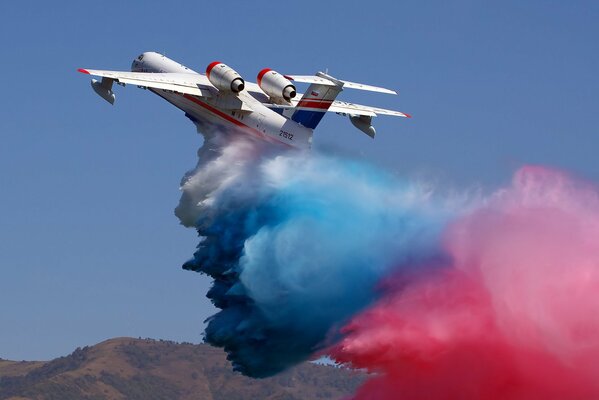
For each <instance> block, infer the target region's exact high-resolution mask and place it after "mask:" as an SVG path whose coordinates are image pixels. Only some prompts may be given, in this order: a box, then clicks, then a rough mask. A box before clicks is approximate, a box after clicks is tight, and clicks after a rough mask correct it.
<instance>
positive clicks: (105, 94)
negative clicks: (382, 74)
mask: <svg viewBox="0 0 599 400" xmlns="http://www.w3.org/2000/svg"><path fill="white" fill-rule="evenodd" d="M78 71H79V72H82V73H84V74H90V75H94V76H99V77H102V80H101V81H98V80H95V79H92V81H91V85H92V88H93V89H94V91H95V92H96V93H97V94H98V95H100V97H102V98H103V99H105V100H106V101H108V102H109V103H110V104H114V100H115V95H114V93H113V91H112V86H113V83H114V82H116V83H117V84H119V85H121V86H125V85H126V84H131V85H136V86H137V87H139V88H142V89H148V90H150V91H152V92H154V93H156V94H157V95H159V96H160V97H162V98H164V99H165V100H166V101H168V102H169V103H172V104H173V105H175V106H176V107H178V108H180V109H181V110H183V111H184V112H185V115H186V116H187V117H188V118H189V119H191V120H192V121H193V122H194V123H195V124H196V126H197V129H198V131H199V132H203V133H207V132H210V131H213V130H223V129H224V130H227V131H228V130H231V129H234V130H236V131H241V132H243V133H246V134H250V135H253V136H256V137H259V138H261V139H264V140H267V141H269V142H277V143H283V144H285V145H288V146H292V147H297V148H301V149H307V148H309V147H310V145H311V143H312V134H313V131H314V128H316V126H317V125H318V123H319V122H320V120H321V119H322V117H323V116H324V114H325V113H326V112H335V113H337V114H340V115H345V116H349V119H350V121H351V122H352V124H353V125H354V126H355V127H356V128H358V129H359V130H361V131H362V132H364V133H366V134H367V135H368V136H370V137H374V134H375V129H374V127H373V126H372V118H373V117H375V116H377V115H391V116H396V117H408V118H410V115H408V114H405V113H402V112H399V111H392V110H385V109H382V108H376V107H369V106H362V105H358V104H352V103H346V102H342V101H337V100H335V99H336V98H337V95H338V94H339V93H340V92H341V91H342V90H343V89H345V88H350V89H359V90H368V91H371V92H379V93H389V94H397V93H396V92H395V91H393V90H389V89H384V88H380V87H376V86H369V85H363V84H360V83H354V82H347V81H342V80H338V79H335V78H333V77H332V76H329V75H328V74H325V73H323V72H317V73H316V75H313V76H310V75H282V74H280V73H278V72H276V71H273V70H272V69H269V68H265V69H263V70H262V71H260V73H258V79H257V83H251V82H246V81H245V80H244V79H243V78H242V77H241V76H240V75H239V74H238V73H237V72H236V71H235V70H234V69H233V68H231V67H229V66H227V65H226V64H223V63H222V62H219V61H215V62H213V63H210V64H209V65H208V67H207V68H206V74H205V75H202V74H199V73H197V72H195V71H193V70H192V69H190V68H188V67H186V66H184V65H181V64H179V63H178V62H176V61H174V60H171V59H169V58H167V57H166V56H164V55H162V54H159V53H155V52H146V53H143V54H141V55H139V56H138V57H137V58H136V59H135V60H133V64H132V65H131V72H120V71H102V70H94V69H83V68H80V69H79V70H78ZM293 82H301V83H307V84H310V86H309V87H308V89H307V90H306V92H305V93H304V94H303V95H302V94H299V95H298V93H297V92H296V88H295V85H294V84H293ZM297 98H299V100H297Z"/></svg>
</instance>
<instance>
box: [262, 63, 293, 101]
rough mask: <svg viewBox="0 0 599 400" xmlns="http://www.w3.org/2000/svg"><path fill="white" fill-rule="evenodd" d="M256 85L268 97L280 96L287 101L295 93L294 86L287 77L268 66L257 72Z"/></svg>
mask: <svg viewBox="0 0 599 400" xmlns="http://www.w3.org/2000/svg"><path fill="white" fill-rule="evenodd" d="M258 86H260V89H262V90H263V91H264V93H266V94H267V95H269V96H270V97H276V98H279V99H281V98H282V99H285V100H287V101H289V100H291V99H293V98H294V97H295V95H296V94H297V92H296V91H295V86H293V84H292V83H291V82H290V81H289V79H287V78H285V77H284V76H283V75H281V74H279V73H278V72H277V71H273V70H272V69H270V68H264V69H263V70H262V71H260V72H259V73H258Z"/></svg>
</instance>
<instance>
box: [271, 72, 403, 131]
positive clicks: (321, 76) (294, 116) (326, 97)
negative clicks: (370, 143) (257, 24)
mask: <svg viewBox="0 0 599 400" xmlns="http://www.w3.org/2000/svg"><path fill="white" fill-rule="evenodd" d="M284 77H285V78H287V79H289V80H291V81H295V82H302V83H309V84H310V86H309V87H308V90H306V92H305V93H304V95H303V96H302V98H301V99H300V100H299V101H297V102H296V100H291V102H292V103H293V106H291V107H285V108H287V109H286V110H285V111H284V112H283V115H285V116H286V117H287V118H289V119H291V120H292V121H295V122H297V123H298V124H301V125H303V126H305V127H306V128H309V129H314V128H316V126H317V125H318V124H319V123H320V120H321V119H322V118H323V117H324V115H325V114H326V113H327V111H328V112H334V113H337V114H340V115H346V116H349V119H350V121H351V123H352V124H353V125H354V126H355V127H356V128H358V129H359V130H361V131H362V132H364V133H365V134H367V135H368V136H370V137H372V138H374V135H375V133H376V131H375V129H374V127H373V126H372V118H373V117H376V116H377V115H381V114H382V115H392V116H396V117H407V118H410V115H409V114H406V113H402V112H400V111H393V110H386V109H383V108H378V107H370V106H363V105H359V104H352V103H347V102H340V101H335V99H336V98H337V95H338V94H339V93H341V92H342V91H343V89H358V90H366V91H369V92H378V93H387V94H397V92H395V91H394V90H390V89H385V88H382V87H378V86H371V85H365V84H362V83H355V82H349V81H342V80H339V79H336V78H333V77H332V76H330V75H327V74H325V73H323V72H317V73H316V75H312V76H307V75H284ZM275 107H276V106H275Z"/></svg>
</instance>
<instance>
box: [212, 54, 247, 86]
mask: <svg viewBox="0 0 599 400" xmlns="http://www.w3.org/2000/svg"><path fill="white" fill-rule="evenodd" d="M206 77H207V78H208V80H209V81H210V83H212V84H213V85H214V86H216V88H217V89H219V90H226V91H231V92H234V93H239V92H241V91H242V90H243V88H244V87H245V81H244V80H243V78H242V77H241V75H239V74H238V73H237V71H235V70H234V69H233V68H231V67H229V66H228V65H227V64H223V63H222V62H220V61H215V62H213V63H210V64H209V65H208V67H206Z"/></svg>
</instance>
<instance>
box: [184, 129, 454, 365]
mask: <svg viewBox="0 0 599 400" xmlns="http://www.w3.org/2000/svg"><path fill="white" fill-rule="evenodd" d="M199 156H200V160H199V163H198V166H197V168H196V169H195V170H194V171H191V172H190V173H188V174H187V176H186V177H185V178H184V180H183V183H182V191H183V195H182V197H181V201H180V204H179V206H178V207H177V210H176V214H177V216H178V217H179V218H180V220H181V221H182V223H183V224H184V225H186V226H193V227H195V228H197V230H198V233H199V235H200V237H201V239H200V243H199V245H198V249H197V251H196V253H195V254H194V257H193V259H192V260H190V261H189V262H187V263H186V264H185V265H184V268H186V269H190V270H195V271H200V272H203V273H205V274H208V275H210V276H211V277H212V278H213V279H214V285H213V287H212V288H211V290H210V291H209V293H208V297H209V298H210V299H211V300H212V301H213V303H214V304H215V305H216V306H217V307H219V308H221V309H222V311H220V312H219V313H217V314H216V315H215V316H213V317H211V318H210V319H209V323H208V326H207V328H206V331H205V339H206V341H207V342H208V343H211V344H213V345H216V346H220V347H224V349H225V350H226V351H227V353H228V357H229V359H230V360H231V361H232V363H233V366H234V368H235V369H236V370H238V371H241V372H242V373H244V374H246V375H249V376H254V377H264V376H269V375H272V374H275V373H277V372H280V371H282V370H284V369H285V368H287V367H290V366H292V365H294V364H296V363H298V362H300V361H304V360H306V359H308V358H309V357H310V356H311V355H312V354H314V353H315V352H317V351H319V350H322V349H323V348H325V347H327V346H328V345H330V344H331V343H333V342H335V340H336V339H337V336H336V335H337V333H338V329H339V328H340V327H341V326H342V325H343V324H345V323H346V322H347V321H348V320H349V318H350V317H351V316H352V315H354V314H355V313H356V312H358V311H360V310H362V309H364V308H365V307H367V306H368V305H370V304H372V302H373V301H374V300H375V296H376V295H377V292H376V286H377V283H378V282H379V280H380V279H381V278H382V277H383V276H385V275H387V274H388V273H389V271H390V270H391V269H397V268H399V269H401V267H402V266H403V265H406V266H407V265H412V264H423V263H433V262H434V260H435V259H436V258H438V257H440V254H439V253H438V251H437V249H438V248H439V243H438V242H439V240H440V232H441V231H442V229H443V226H444V224H445V222H446V221H447V219H448V217H449V214H450V213H449V211H447V210H448V208H444V207H440V206H439V205H438V204H434V202H433V201H432V200H431V195H430V193H429V191H427V190H426V188H424V187H421V186H419V185H417V184H414V183H408V182H400V181H398V180H397V179H395V178H393V177H391V176H389V175H387V174H385V173H383V172H382V171H380V170H377V169H376V168H373V167H371V166H368V165H365V164H362V163H359V162H353V161H349V160H343V159H336V158H332V157H325V156H321V155H315V154H312V155H307V154H302V153H295V152H291V151H290V152H287V153H281V152H280V149H279V150H278V151H275V150H273V149H270V148H268V147H266V145H264V144H263V143H254V142H252V141H249V140H240V139H232V138H226V137H223V136H219V137H212V138H207V139H206V142H205V145H204V147H203V148H202V149H201V150H200V152H199Z"/></svg>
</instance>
